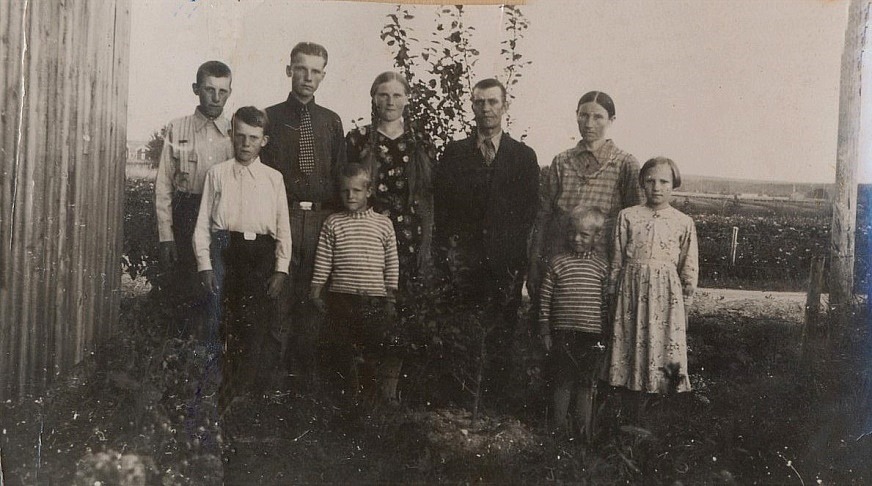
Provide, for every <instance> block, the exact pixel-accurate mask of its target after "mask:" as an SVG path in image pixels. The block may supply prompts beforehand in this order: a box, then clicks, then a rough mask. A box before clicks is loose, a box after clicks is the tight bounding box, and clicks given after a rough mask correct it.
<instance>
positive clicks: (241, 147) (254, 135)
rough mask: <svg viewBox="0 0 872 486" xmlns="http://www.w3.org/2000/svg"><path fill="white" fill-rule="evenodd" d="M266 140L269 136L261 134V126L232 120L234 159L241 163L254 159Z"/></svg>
mask: <svg viewBox="0 0 872 486" xmlns="http://www.w3.org/2000/svg"><path fill="white" fill-rule="evenodd" d="M268 141H269V137H267V136H266V135H264V134H263V127H253V126H251V125H249V124H248V123H245V122H243V121H240V120H236V119H234V120H233V153H234V155H235V156H236V160H238V161H240V162H243V163H245V162H250V161H252V160H254V158H255V157H257V156H258V154H260V149H262V148H264V147H265V146H266V143H267V142H268Z"/></svg>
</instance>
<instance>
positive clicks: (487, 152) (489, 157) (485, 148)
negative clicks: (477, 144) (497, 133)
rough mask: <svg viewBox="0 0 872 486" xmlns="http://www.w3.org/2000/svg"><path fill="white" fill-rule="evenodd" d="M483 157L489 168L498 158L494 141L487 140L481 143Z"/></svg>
mask: <svg viewBox="0 0 872 486" xmlns="http://www.w3.org/2000/svg"><path fill="white" fill-rule="evenodd" d="M481 155H483V156H484V163H485V165H487V166H488V167H490V165H491V164H492V163H493V161H494V158H496V156H497V149H496V147H494V141H493V140H491V139H489V138H486V139H484V140H483V141H482V143H481Z"/></svg>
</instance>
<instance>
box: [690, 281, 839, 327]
mask: <svg viewBox="0 0 872 486" xmlns="http://www.w3.org/2000/svg"><path fill="white" fill-rule="evenodd" d="M805 298H806V296H805V293H804V292H767V291H759V290H736V289H699V290H697V293H696V295H695V297H694V303H693V305H692V306H691V308H690V313H691V315H700V316H704V315H710V314H718V313H729V314H733V315H736V316H739V317H758V318H760V317H767V318H772V319H781V320H785V321H792V322H796V323H797V324H799V323H801V322H802V319H803V314H804V312H805V310H804V309H805ZM827 301H828V295H826V294H824V295H823V296H821V305H822V306H825V305H826V303H827Z"/></svg>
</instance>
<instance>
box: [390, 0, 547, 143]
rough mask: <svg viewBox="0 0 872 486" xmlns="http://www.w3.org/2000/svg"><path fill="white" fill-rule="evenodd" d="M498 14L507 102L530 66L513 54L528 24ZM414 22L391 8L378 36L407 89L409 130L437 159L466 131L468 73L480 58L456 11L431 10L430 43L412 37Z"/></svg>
mask: <svg viewBox="0 0 872 486" xmlns="http://www.w3.org/2000/svg"><path fill="white" fill-rule="evenodd" d="M502 8H503V18H504V29H505V31H506V33H507V38H506V40H504V41H503V42H502V55H503V58H504V62H505V63H506V65H505V68H504V69H503V74H502V76H501V78H502V79H501V80H502V81H503V83H504V84H505V85H506V89H507V90H508V93H507V96H508V97H509V99H511V98H512V95H511V88H512V87H513V86H515V85H516V84H517V83H518V79H519V78H520V77H521V71H522V69H523V67H525V66H527V65H529V64H530V63H531V62H530V61H523V60H522V59H523V56H522V55H521V54H520V52H519V50H518V47H519V43H520V41H521V40H522V39H523V33H524V31H525V30H526V29H527V27H528V26H529V23H528V21H527V20H526V18H525V17H524V15H523V14H522V13H521V10H520V8H518V7H516V6H505V7H502ZM414 18H415V17H414V15H413V14H412V12H411V10H410V9H409V7H407V6H403V5H400V6H397V10H396V12H395V13H391V14H389V15H388V23H387V24H386V25H385V26H384V28H382V31H381V34H380V35H381V39H382V40H383V41H385V43H386V44H387V45H388V47H390V48H391V49H393V50H394V65H395V67H396V68H397V70H398V71H399V72H400V73H402V74H403V75H404V76H405V77H406V79H407V80H408V81H409V84H410V86H411V87H412V96H411V97H410V104H409V113H410V117H411V118H412V119H411V120H410V122H411V123H412V126H414V127H416V128H417V129H418V130H421V131H423V132H424V133H426V134H427V136H428V138H429V139H430V140H432V141H433V144H434V147H435V149H436V151H437V153H441V150H442V148H443V147H444V146H445V144H446V143H448V142H449V141H451V140H453V139H454V138H456V136H457V134H460V133H467V132H469V131H470V130H471V128H472V115H471V109H470V107H471V103H470V97H471V95H472V86H473V84H474V81H475V80H474V79H473V68H474V67H475V65H476V63H477V62H478V60H479V57H480V54H481V53H480V52H479V50H478V49H477V48H475V47H474V45H473V37H474V33H475V27H473V26H471V25H469V24H467V23H466V21H465V18H464V8H463V6H462V5H455V6H440V7H437V8H436V12H435V15H434V16H433V17H432V18H433V23H434V27H433V32H432V35H431V38H430V39H427V40H425V41H421V40H419V39H418V38H416V37H415V36H414V31H413V30H412V27H411V26H410V23H411V21H412V20H413V19H414ZM498 77H500V76H498Z"/></svg>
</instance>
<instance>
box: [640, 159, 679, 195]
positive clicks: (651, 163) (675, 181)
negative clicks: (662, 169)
mask: <svg viewBox="0 0 872 486" xmlns="http://www.w3.org/2000/svg"><path fill="white" fill-rule="evenodd" d="M658 165H668V166H669V168H670V169H671V170H672V188H673V189H675V188H678V187H681V172H680V171H679V170H678V165H677V164H676V163H675V162H673V161H672V159H670V158H668V157H654V158H653V159H649V160H648V161H647V162H645V165H643V166H642V169H641V170H640V171H639V183H640V184H644V181H645V174H647V173H648V172H649V171H650V170H651V169H653V168H654V167H657V166H658Z"/></svg>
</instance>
